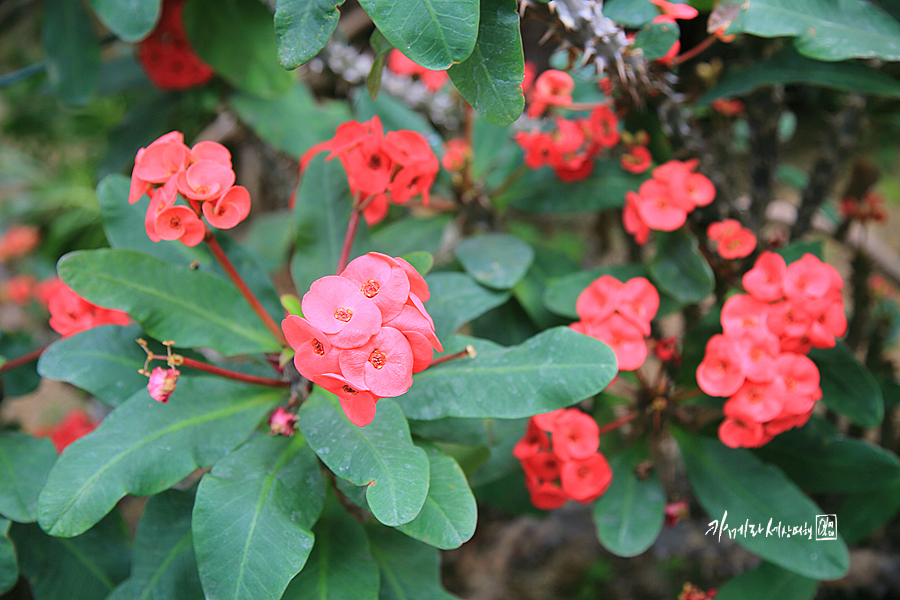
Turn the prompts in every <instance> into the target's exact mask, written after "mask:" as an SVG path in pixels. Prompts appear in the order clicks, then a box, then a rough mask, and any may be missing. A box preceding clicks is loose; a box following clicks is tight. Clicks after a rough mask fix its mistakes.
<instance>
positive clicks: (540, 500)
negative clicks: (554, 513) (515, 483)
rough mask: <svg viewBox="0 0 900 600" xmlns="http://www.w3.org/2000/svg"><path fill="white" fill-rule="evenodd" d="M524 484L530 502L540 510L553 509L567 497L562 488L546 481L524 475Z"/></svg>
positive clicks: (559, 505) (565, 500) (566, 499)
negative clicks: (529, 496) (529, 495)
mask: <svg viewBox="0 0 900 600" xmlns="http://www.w3.org/2000/svg"><path fill="white" fill-rule="evenodd" d="M525 485H526V486H527V487H528V492H529V493H530V494H531V503H532V504H534V507H535V508H539V509H540V510H555V509H557V508H559V507H561V506H562V505H564V504H565V503H566V502H567V501H568V499H569V496H568V495H567V494H566V492H564V491H563V490H562V488H560V487H559V486H558V485H555V484H553V483H550V482H548V481H541V480H539V479H532V478H529V477H526V478H525Z"/></svg>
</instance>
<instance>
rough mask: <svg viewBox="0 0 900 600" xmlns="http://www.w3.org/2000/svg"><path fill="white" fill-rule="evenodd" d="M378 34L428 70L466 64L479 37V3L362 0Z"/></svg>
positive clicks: (460, 1) (458, 0) (362, 4)
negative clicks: (464, 62)
mask: <svg viewBox="0 0 900 600" xmlns="http://www.w3.org/2000/svg"><path fill="white" fill-rule="evenodd" d="M360 5H361V6H362V7H363V9H365V11H366V12H367V13H368V14H369V16H370V17H371V18H372V21H373V22H374V23H375V26H376V27H378V30H379V31H381V33H383V34H384V37H386V38H387V39H388V41H389V42H390V43H391V44H393V45H394V46H395V47H397V48H400V49H401V50H403V53H404V54H406V55H407V56H408V57H409V58H411V59H412V60H413V62H416V63H418V64H420V65H422V66H423V67H425V68H428V69H434V70H436V71H440V70H443V69H446V68H447V67H449V66H450V65H452V64H454V63H459V62H462V61H464V60H465V59H466V58H468V56H469V55H470V54H472V49H473V48H474V47H475V39H476V37H477V36H478V0H419V1H417V2H394V1H393V0H360Z"/></svg>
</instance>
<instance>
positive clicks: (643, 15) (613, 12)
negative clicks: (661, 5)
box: [603, 0, 659, 27]
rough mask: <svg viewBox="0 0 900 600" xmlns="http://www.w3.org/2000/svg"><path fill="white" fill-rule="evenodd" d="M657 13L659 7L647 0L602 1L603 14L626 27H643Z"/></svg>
mask: <svg viewBox="0 0 900 600" xmlns="http://www.w3.org/2000/svg"><path fill="white" fill-rule="evenodd" d="M658 15H659V9H657V8H656V7H655V6H654V5H653V4H652V3H650V2H647V0H607V1H606V2H604V3H603V16H605V17H609V18H610V19H612V20H613V21H615V22H616V23H618V24H619V25H626V26H628V27H643V26H644V24H646V23H649V22H650V21H652V20H653V19H654V18H655V17H657V16H658Z"/></svg>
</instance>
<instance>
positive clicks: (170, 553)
mask: <svg viewBox="0 0 900 600" xmlns="http://www.w3.org/2000/svg"><path fill="white" fill-rule="evenodd" d="M193 505H194V498H193V494H190V493H186V492H179V491H177V490H166V491H165V492H162V493H160V494H157V495H155V496H153V497H152V498H150V499H149V500H148V501H147V505H146V507H145V508H144V514H143V515H142V516H141V520H140V521H139V522H138V526H137V536H136V538H135V541H134V552H133V554H134V562H133V564H132V566H131V576H130V577H129V578H128V579H126V580H125V581H123V582H122V583H121V584H120V585H119V587H117V588H116V589H115V590H114V591H113V593H112V594H110V595H109V596H108V597H107V598H106V600H169V599H171V598H178V600H203V599H204V595H203V589H202V588H201V587H200V576H199V575H198V574H197V561H196V560H195V559H194V546H193V544H192V541H193V537H192V536H191V509H192V508H193ZM76 539H77V538H76Z"/></svg>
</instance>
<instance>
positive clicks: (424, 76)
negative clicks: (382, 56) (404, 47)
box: [387, 48, 450, 92]
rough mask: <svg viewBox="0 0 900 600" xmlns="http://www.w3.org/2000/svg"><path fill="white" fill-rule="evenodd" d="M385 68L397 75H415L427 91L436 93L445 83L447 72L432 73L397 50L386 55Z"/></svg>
mask: <svg viewBox="0 0 900 600" xmlns="http://www.w3.org/2000/svg"><path fill="white" fill-rule="evenodd" d="M387 67H388V69H390V70H391V71H393V72H394V73H396V74H397V75H416V76H418V78H419V81H421V82H422V83H424V84H425V87H426V88H428V90H429V91H432V92H436V91H438V90H439V89H441V88H442V87H444V84H445V83H447V80H448V79H450V77H449V76H448V75H447V71H433V70H431V69H426V68H425V67H423V66H421V65H419V64H417V63H415V62H413V61H412V60H410V59H409V58H408V57H407V56H406V55H405V54H403V53H402V52H400V50H398V49H397V48H394V49H393V50H391V52H390V53H389V54H388V59H387Z"/></svg>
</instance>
